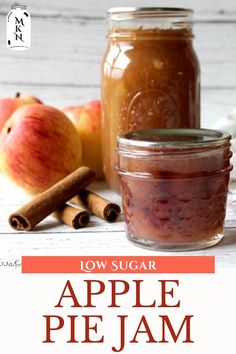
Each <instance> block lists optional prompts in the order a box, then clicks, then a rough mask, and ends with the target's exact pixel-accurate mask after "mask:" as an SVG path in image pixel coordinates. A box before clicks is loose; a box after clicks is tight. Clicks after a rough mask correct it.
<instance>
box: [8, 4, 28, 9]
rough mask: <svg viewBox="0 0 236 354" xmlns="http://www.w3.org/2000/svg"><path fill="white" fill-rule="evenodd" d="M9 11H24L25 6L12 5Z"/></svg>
mask: <svg viewBox="0 0 236 354" xmlns="http://www.w3.org/2000/svg"><path fill="white" fill-rule="evenodd" d="M11 9H12V10H15V9H21V10H26V5H20V4H14V5H12V6H11Z"/></svg>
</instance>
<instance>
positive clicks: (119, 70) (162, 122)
mask: <svg viewBox="0 0 236 354" xmlns="http://www.w3.org/2000/svg"><path fill="white" fill-rule="evenodd" d="M109 25H110V28H109V33H108V47H107V51H106V54H105V57H104V61H103V67H102V108H103V129H102V132H103V161H104V172H105V176H106V179H107V181H108V183H109V185H110V186H111V188H112V189H114V190H117V191H118V190H119V183H118V179H117V176H116V174H115V166H116V161H117V156H116V153H115V149H116V138H117V135H120V134H124V133H127V132H129V131H135V130H141V129H154V128H200V98H199V97H200V74H199V72H200V70H199V62H198V59H197V56H196V54H195V51H194V49H193V43H192V42H193V33H192V10H188V9H175V8H141V9H136V8H115V9H111V10H110V11H109Z"/></svg>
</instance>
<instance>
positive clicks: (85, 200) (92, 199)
mask: <svg viewBox="0 0 236 354" xmlns="http://www.w3.org/2000/svg"><path fill="white" fill-rule="evenodd" d="M71 202H72V203H74V204H75V205H79V206H82V207H85V208H87V209H88V210H89V211H90V212H91V213H92V214H94V215H96V216H98V217H99V218H102V219H104V220H106V221H108V222H114V221H116V219H117V218H118V216H119V214H120V212H121V209H120V206H119V205H118V204H115V203H111V202H110V201H109V200H107V199H105V198H103V197H101V196H100V195H98V194H96V193H93V192H90V191H89V190H86V189H84V190H81V191H80V192H79V193H78V195H76V196H75V197H74V198H73V199H72V200H71Z"/></svg>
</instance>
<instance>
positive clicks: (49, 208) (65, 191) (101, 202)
mask: <svg viewBox="0 0 236 354" xmlns="http://www.w3.org/2000/svg"><path fill="white" fill-rule="evenodd" d="M94 180H95V173H94V172H93V171H92V170H91V169H90V168H88V167H80V168H79V169H78V170H76V171H75V172H73V173H72V174H70V175H69V176H67V177H66V178H64V179H63V180H61V181H60V182H58V183H57V184H55V185H54V186H52V187H51V188H49V189H48V190H46V191H45V192H43V193H41V194H39V195H37V196H36V197H34V198H33V199H32V200H31V201H30V202H29V203H27V204H26V205H24V206H23V207H22V208H20V209H19V210H17V211H16V212H15V213H13V214H12V215H11V216H10V217H9V224H10V226H11V227H12V228H13V229H15V230H18V231H20V230H24V231H31V230H32V229H33V228H34V227H35V226H36V225H38V224H39V223H40V222H41V221H42V220H44V219H45V218H46V217H47V216H49V215H50V214H52V216H53V217H54V218H56V219H57V220H59V221H61V222H62V223H64V224H67V225H69V226H71V227H73V228H74V229H79V228H81V227H85V226H87V225H88V223H89V221H90V215H91V214H94V215H96V216H98V217H100V218H102V219H104V220H106V221H107V222H114V221H116V220H117V218H118V216H119V214H120V212H121V209H120V206H119V205H117V204H114V203H111V202H110V201H108V200H106V199H104V198H102V197H101V196H99V195H97V194H95V193H93V192H91V191H88V190H87V189H86V188H87V187H88V186H89V184H90V183H91V182H93V181H94ZM68 203H69V204H68ZM72 204H74V205H76V207H75V206H74V205H72Z"/></svg>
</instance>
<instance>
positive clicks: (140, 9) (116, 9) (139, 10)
mask: <svg viewBox="0 0 236 354" xmlns="http://www.w3.org/2000/svg"><path fill="white" fill-rule="evenodd" d="M173 12H177V13H179V12H183V13H186V12H187V13H193V9H190V8H184V7H111V8H110V9H108V11H107V13H108V14H111V15H113V14H119V13H145V14H147V13H162V14H163V13H165V14H167V13H171V14H172V13H173Z"/></svg>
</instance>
